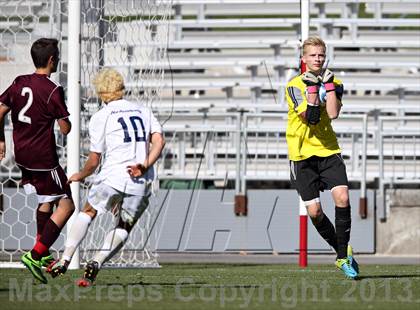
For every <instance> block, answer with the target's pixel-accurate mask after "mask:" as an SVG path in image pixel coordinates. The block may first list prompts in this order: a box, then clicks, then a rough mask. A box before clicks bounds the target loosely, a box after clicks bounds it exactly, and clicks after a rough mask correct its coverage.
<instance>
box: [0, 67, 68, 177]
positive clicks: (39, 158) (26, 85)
mask: <svg viewBox="0 0 420 310" xmlns="http://www.w3.org/2000/svg"><path fill="white" fill-rule="evenodd" d="M0 102H1V103H3V104H5V105H7V106H8V107H9V108H10V109H11V114H12V122H13V142H14V145H15V159H16V163H17V164H18V165H20V166H23V167H25V168H26V169H30V170H51V169H54V168H55V167H57V166H58V156H57V151H56V144H55V135H54V122H55V120H56V119H62V118H66V117H68V116H69V112H68V111H67V107H66V105H65V102H64V91H63V88H62V87H61V86H60V85H57V84H56V83H54V82H53V81H52V80H50V79H49V77H48V76H47V75H45V74H36V73H34V74H30V75H21V76H18V77H17V78H16V79H15V80H14V81H13V84H12V85H10V86H9V88H8V89H7V90H6V91H5V92H4V93H3V94H2V95H1V96H0Z"/></svg>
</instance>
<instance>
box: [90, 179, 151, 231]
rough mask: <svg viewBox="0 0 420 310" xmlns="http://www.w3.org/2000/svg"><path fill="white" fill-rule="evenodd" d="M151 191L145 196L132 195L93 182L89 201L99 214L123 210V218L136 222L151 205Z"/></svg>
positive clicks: (126, 220)
mask: <svg viewBox="0 0 420 310" xmlns="http://www.w3.org/2000/svg"><path fill="white" fill-rule="evenodd" d="M150 195H151V193H150V191H146V194H145V195H144V196H139V195H130V194H126V193H123V192H120V191H118V190H116V189H114V188H113V187H111V186H109V185H107V184H104V183H100V184H93V185H92V187H91V188H90V190H89V195H88V202H89V204H90V205H91V206H92V207H93V208H94V209H95V210H96V211H97V212H98V214H102V213H105V212H106V211H111V212H113V213H115V214H116V211H118V210H121V219H122V220H123V221H124V222H126V223H129V224H134V223H135V221H137V220H138V219H139V218H140V216H141V215H142V214H143V212H144V211H145V210H146V208H147V207H148V206H149V197H150Z"/></svg>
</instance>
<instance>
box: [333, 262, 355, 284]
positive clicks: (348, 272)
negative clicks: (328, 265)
mask: <svg viewBox="0 0 420 310" xmlns="http://www.w3.org/2000/svg"><path fill="white" fill-rule="evenodd" d="M335 265H336V266H337V268H338V269H340V270H341V271H342V272H343V273H344V275H345V276H346V277H348V278H351V279H355V278H356V277H357V276H358V273H357V272H356V270H354V268H353V267H352V266H351V265H350V262H349V260H348V259H347V258H341V259H337V260H336V261H335Z"/></svg>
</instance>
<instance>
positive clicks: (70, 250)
mask: <svg viewBox="0 0 420 310" xmlns="http://www.w3.org/2000/svg"><path fill="white" fill-rule="evenodd" d="M90 222H92V218H91V217H90V216H89V215H88V214H86V213H84V212H80V213H79V214H78V215H77V218H76V219H75V220H74V222H73V224H72V225H71V229H70V233H69V234H68V236H67V240H66V247H65V249H64V253H63V256H62V257H61V262H62V263H64V261H65V260H66V261H68V262H70V261H71V259H72V257H73V254H74V252H75V251H76V249H77V247H78V246H79V244H80V242H82V240H83V238H84V237H85V236H86V233H87V231H88V228H89V225H90Z"/></svg>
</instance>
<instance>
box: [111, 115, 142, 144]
mask: <svg viewBox="0 0 420 310" xmlns="http://www.w3.org/2000/svg"><path fill="white" fill-rule="evenodd" d="M129 120H130V123H131V126H132V127H133V129H134V137H135V139H136V141H137V142H141V141H146V130H145V129H144V124H143V120H142V119H141V118H140V117H138V116H130V117H129ZM117 121H118V122H119V123H120V124H121V127H122V129H123V130H124V142H125V143H128V142H131V141H132V139H131V137H130V133H129V130H128V126H127V123H126V122H125V120H124V118H123V117H120V118H119V119H118V120H117ZM137 123H139V124H140V126H141V132H142V133H143V136H142V137H141V136H139V132H140V131H139V130H138V127H137Z"/></svg>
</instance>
